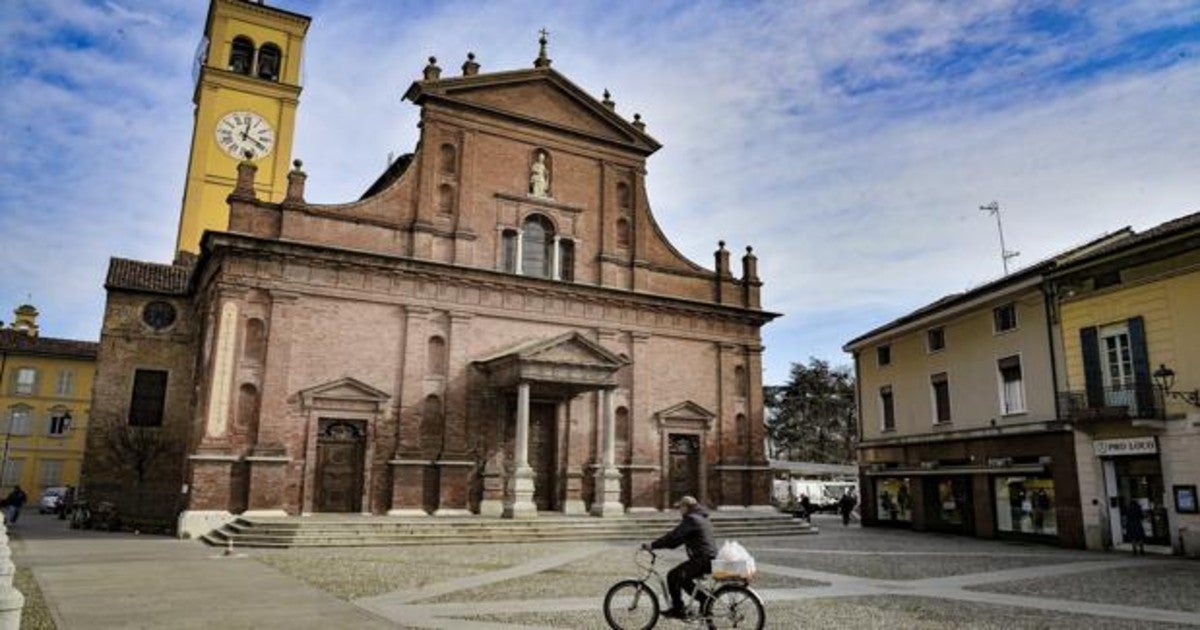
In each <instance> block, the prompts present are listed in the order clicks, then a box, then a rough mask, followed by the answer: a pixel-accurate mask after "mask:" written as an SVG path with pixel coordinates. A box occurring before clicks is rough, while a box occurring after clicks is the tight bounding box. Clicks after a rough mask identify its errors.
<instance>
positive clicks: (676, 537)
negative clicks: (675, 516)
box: [650, 506, 717, 560]
mask: <svg viewBox="0 0 1200 630" xmlns="http://www.w3.org/2000/svg"><path fill="white" fill-rule="evenodd" d="M679 545H684V546H686V547H687V555H688V558H691V559H697V558H705V559H708V560H711V559H713V558H716V557H717V541H716V536H715V535H714V534H713V526H712V522H710V521H709V520H708V512H706V511H705V510H704V508H702V507H699V506H697V507H696V509H694V510H692V511H691V512H690V513H688V514H687V515H686V516H684V517H683V519H682V520H681V521H679V525H676V526H675V529H672V530H671V531H669V532H667V533H666V534H663V536H662V538H659V539H658V540H656V541H654V542H652V543H650V548H651V549H674V548H676V547H678V546H679Z"/></svg>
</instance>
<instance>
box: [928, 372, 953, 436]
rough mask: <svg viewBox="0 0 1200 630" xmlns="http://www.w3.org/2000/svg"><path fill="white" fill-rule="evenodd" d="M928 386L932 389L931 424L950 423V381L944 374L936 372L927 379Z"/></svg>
mask: <svg viewBox="0 0 1200 630" xmlns="http://www.w3.org/2000/svg"><path fill="white" fill-rule="evenodd" d="M929 385H930V387H931V388H932V389H933V422H934V424H946V423H948V422H950V380H949V379H948V378H946V373H945V372H938V373H937V374H934V375H933V376H931V377H929Z"/></svg>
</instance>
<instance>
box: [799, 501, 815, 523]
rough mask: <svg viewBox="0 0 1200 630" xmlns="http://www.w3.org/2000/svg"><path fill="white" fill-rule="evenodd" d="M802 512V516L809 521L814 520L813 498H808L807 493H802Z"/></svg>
mask: <svg viewBox="0 0 1200 630" xmlns="http://www.w3.org/2000/svg"><path fill="white" fill-rule="evenodd" d="M800 514H801V518H803V519H804V520H806V521H808V522H809V523H811V522H812V500H811V499H809V498H808V495H807V494H802V495H800Z"/></svg>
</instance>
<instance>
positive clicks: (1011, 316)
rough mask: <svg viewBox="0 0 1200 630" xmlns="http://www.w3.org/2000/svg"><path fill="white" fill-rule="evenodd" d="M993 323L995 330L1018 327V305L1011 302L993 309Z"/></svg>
mask: <svg viewBox="0 0 1200 630" xmlns="http://www.w3.org/2000/svg"><path fill="white" fill-rule="evenodd" d="M992 325H993V329H994V330H995V332H998V333H1000V332H1004V331H1006V330H1013V329H1014V328H1016V327H1017V305H1016V303H1014V302H1009V303H1008V304H1004V305H1002V306H997V307H996V308H994V309H992Z"/></svg>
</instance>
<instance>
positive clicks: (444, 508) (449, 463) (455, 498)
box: [433, 459, 475, 516]
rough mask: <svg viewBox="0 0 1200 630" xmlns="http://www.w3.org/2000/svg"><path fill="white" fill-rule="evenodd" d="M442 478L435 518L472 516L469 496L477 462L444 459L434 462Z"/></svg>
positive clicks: (439, 485)
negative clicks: (472, 475) (468, 503)
mask: <svg viewBox="0 0 1200 630" xmlns="http://www.w3.org/2000/svg"><path fill="white" fill-rule="evenodd" d="M434 464H436V465H437V468H438V474H439V476H440V479H439V484H438V509H437V510H435V511H434V513H433V515H434V516H448V515H462V514H470V513H471V510H470V509H468V507H469V506H468V505H467V495H468V490H469V489H470V483H471V472H472V471H474V470H475V462H472V461H467V460H449V459H443V460H438V461H436V462H434Z"/></svg>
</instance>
